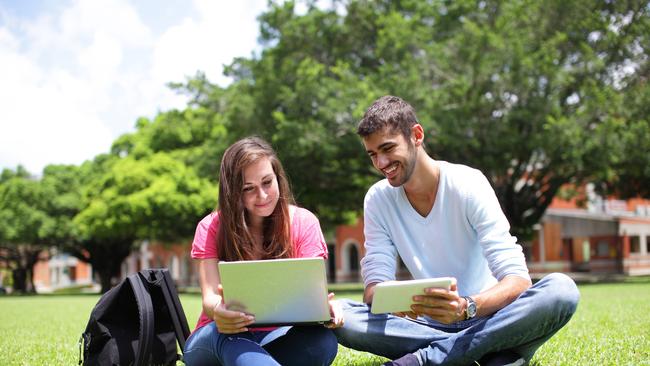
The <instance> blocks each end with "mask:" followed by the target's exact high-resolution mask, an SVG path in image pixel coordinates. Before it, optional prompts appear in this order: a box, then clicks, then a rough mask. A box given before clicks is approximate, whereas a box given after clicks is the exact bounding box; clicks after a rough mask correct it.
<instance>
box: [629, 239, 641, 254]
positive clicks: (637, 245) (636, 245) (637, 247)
mask: <svg viewBox="0 0 650 366" xmlns="http://www.w3.org/2000/svg"><path fill="white" fill-rule="evenodd" d="M630 253H641V237H639V236H638V235H635V236H630Z"/></svg>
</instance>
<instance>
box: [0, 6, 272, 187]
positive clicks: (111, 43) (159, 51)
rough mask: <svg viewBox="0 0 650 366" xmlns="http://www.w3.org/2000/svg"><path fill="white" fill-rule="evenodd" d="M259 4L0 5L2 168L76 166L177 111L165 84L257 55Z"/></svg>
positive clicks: (216, 77)
mask: <svg viewBox="0 0 650 366" xmlns="http://www.w3.org/2000/svg"><path fill="white" fill-rule="evenodd" d="M266 6H267V2H266V0H236V1H229V0H193V1H169V0H0V170H1V169H2V168H11V169H15V168H16V166H17V165H18V164H22V165H23V166H24V167H25V168H27V170H29V171H30V172H31V173H33V174H40V173H41V171H42V169H43V167H44V166H45V165H47V164H59V163H65V164H79V163H81V162H83V161H84V160H88V159H92V158H93V157H94V156H95V155H97V154H100V153H103V152H107V151H108V150H109V148H110V145H111V143H112V142H113V141H114V140H115V138H117V137H118V136H119V135H121V134H123V133H126V132H130V131H133V130H134V125H135V121H136V119H137V118H138V117H140V116H145V117H149V118H151V117H153V116H155V115H156V114H157V113H158V112H159V111H161V110H168V109H171V108H183V107H184V106H185V103H186V98H185V97H183V96H179V95H176V94H175V93H173V92H172V91H171V90H169V88H167V87H166V86H165V84H166V83H168V82H170V81H184V80H185V76H192V75H194V74H195V73H196V71H197V70H202V71H204V72H205V73H206V74H207V76H208V78H209V79H210V80H211V81H213V82H216V83H218V84H220V85H222V86H225V85H227V84H228V82H229V80H227V79H226V78H225V77H224V76H223V75H222V68H223V65H224V64H229V63H230V62H231V61H232V59H233V58H234V57H238V56H244V57H250V56H251V55H252V54H253V52H256V53H259V46H258V45H257V37H258V35H259V24H258V22H257V20H256V17H257V16H258V15H259V14H260V13H261V12H263V11H264V10H265V9H266Z"/></svg>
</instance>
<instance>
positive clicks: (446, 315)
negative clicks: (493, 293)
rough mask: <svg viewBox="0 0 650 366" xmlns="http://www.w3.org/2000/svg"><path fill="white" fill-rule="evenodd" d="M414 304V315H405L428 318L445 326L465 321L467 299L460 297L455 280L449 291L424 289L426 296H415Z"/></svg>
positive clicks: (432, 288) (431, 288) (433, 288)
mask: <svg viewBox="0 0 650 366" xmlns="http://www.w3.org/2000/svg"><path fill="white" fill-rule="evenodd" d="M413 302H414V304H413V305H411V310H413V312H412V313H405V314H406V315H407V316H410V317H412V316H411V315H412V314H415V315H417V316H425V315H426V316H428V317H429V318H431V319H433V320H436V321H438V322H440V323H443V324H451V323H455V322H457V321H460V320H464V319H465V316H464V312H465V308H466V307H467V303H466V301H465V299H463V298H462V297H460V296H459V295H458V286H457V284H456V280H455V279H454V280H453V281H452V283H451V287H450V288H449V290H446V289H441V288H435V287H430V288H426V289H424V294H422V295H416V296H413Z"/></svg>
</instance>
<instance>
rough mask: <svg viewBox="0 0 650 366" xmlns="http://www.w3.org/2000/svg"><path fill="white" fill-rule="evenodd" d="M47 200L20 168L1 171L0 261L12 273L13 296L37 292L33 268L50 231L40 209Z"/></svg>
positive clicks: (39, 185) (46, 218)
mask: <svg viewBox="0 0 650 366" xmlns="http://www.w3.org/2000/svg"><path fill="white" fill-rule="evenodd" d="M47 199H48V196H47V195H46V194H45V190H44V189H43V187H42V185H41V184H40V182H39V181H38V180H36V179H34V178H32V177H30V176H29V174H28V173H27V172H26V171H25V170H24V169H23V168H22V167H19V168H18V169H17V170H16V172H12V171H10V170H8V169H5V170H3V172H2V179H1V180H0V257H2V259H3V260H4V261H5V263H7V264H8V266H9V268H10V269H11V271H12V277H13V289H14V291H16V292H22V293H26V292H36V287H35V286H34V280H33V276H34V271H33V268H34V265H35V264H36V263H37V262H38V261H39V260H40V254H41V252H42V251H44V250H46V249H47V247H46V246H45V245H44V242H45V238H47V236H48V234H49V233H50V230H51V228H52V226H53V225H52V221H53V219H52V218H51V217H49V216H48V215H47V213H46V212H45V211H44V209H43V203H44V202H46V201H47Z"/></svg>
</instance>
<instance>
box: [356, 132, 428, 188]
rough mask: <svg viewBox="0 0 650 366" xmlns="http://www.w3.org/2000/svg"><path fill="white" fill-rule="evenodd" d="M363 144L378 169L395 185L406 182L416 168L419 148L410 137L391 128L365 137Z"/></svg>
mask: <svg viewBox="0 0 650 366" xmlns="http://www.w3.org/2000/svg"><path fill="white" fill-rule="evenodd" d="M363 145H364V146H365V148H366V152H368V156H370V160H372V165H374V167H375V168H377V170H379V171H380V172H381V173H382V174H383V175H384V176H385V177H386V179H388V183H390V185H391V186H393V187H399V186H401V185H402V184H404V183H406V182H407V181H408V180H409V178H410V177H411V175H412V174H413V170H414V169H415V161H416V157H417V149H416V148H415V145H414V144H413V142H412V141H411V140H410V139H406V138H404V136H403V135H402V134H401V133H400V132H392V131H390V129H387V128H385V129H383V130H381V131H377V132H375V133H373V134H371V135H370V136H367V137H364V138H363Z"/></svg>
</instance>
